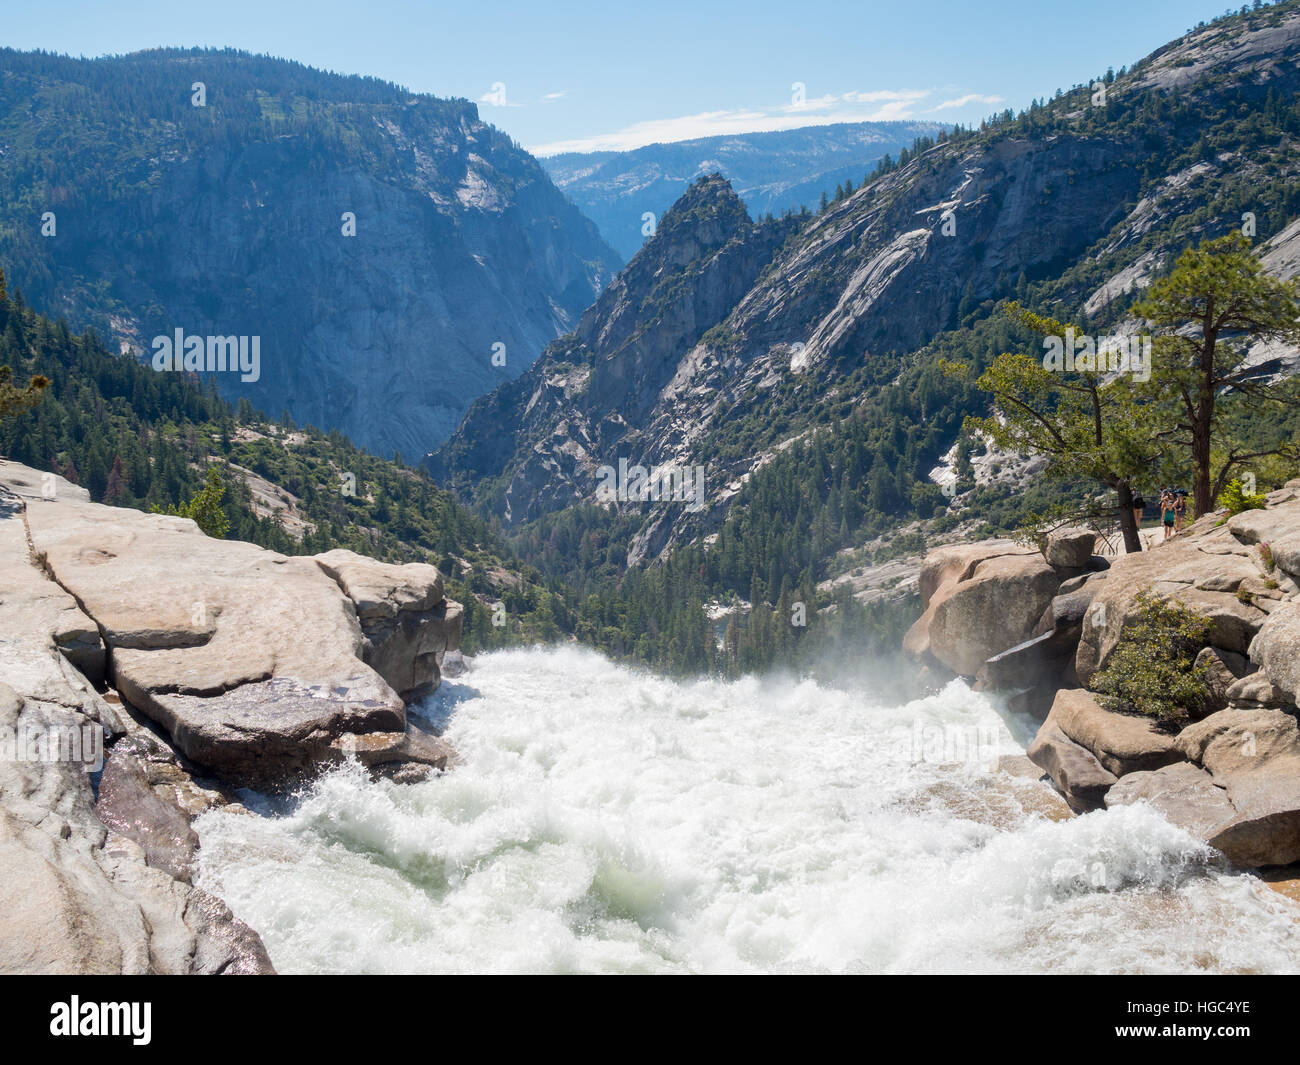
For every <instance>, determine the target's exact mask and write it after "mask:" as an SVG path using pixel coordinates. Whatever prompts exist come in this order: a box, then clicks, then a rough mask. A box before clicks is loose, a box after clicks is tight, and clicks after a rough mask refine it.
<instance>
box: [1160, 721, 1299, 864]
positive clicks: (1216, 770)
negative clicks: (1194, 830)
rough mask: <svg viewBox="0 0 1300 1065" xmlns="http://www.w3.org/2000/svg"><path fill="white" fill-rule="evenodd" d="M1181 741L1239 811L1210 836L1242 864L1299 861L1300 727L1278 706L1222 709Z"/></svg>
mask: <svg viewBox="0 0 1300 1065" xmlns="http://www.w3.org/2000/svg"><path fill="white" fill-rule="evenodd" d="M1177 742H1178V746H1179V748H1180V749H1181V750H1182V751H1183V752H1184V753H1185V754H1186V755H1187V757H1188V758H1189V759H1190V760H1192V761H1194V762H1197V763H1198V764H1200V765H1202V766H1204V768H1205V769H1207V770H1209V772H1210V773H1211V774H1212V776H1213V777H1214V782H1215V783H1216V784H1220V785H1223V786H1224V787H1225V788H1226V791H1227V796H1228V799H1229V801H1230V802H1231V803H1232V806H1233V809H1234V810H1235V811H1236V816H1235V817H1234V818H1233V819H1232V820H1231V821H1229V822H1227V823H1225V824H1223V825H1220V826H1219V827H1218V828H1217V829H1216V830H1215V832H1214V834H1213V836H1212V837H1210V840H1209V842H1210V843H1211V844H1212V845H1213V846H1215V847H1217V848H1218V849H1219V850H1221V851H1223V853H1224V854H1226V855H1227V856H1228V857H1229V858H1230V859H1231V860H1232V861H1234V862H1235V863H1237V864H1238V865H1243V866H1259V865H1286V864H1288V863H1290V862H1294V861H1297V860H1300V728H1298V727H1297V723H1296V719H1295V717H1294V716H1293V715H1291V714H1287V713H1283V712H1282V711H1279V710H1221V711H1220V712H1219V713H1217V714H1212V715H1211V716H1210V717H1207V718H1206V719H1205V720H1204V721H1199V722H1197V723H1196V724H1194V725H1189V726H1188V727H1187V728H1185V729H1183V731H1182V732H1180V733H1179V734H1178V740H1177Z"/></svg>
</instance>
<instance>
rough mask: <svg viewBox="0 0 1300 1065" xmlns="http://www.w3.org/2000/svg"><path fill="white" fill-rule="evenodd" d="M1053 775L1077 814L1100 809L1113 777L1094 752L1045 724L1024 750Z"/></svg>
mask: <svg viewBox="0 0 1300 1065" xmlns="http://www.w3.org/2000/svg"><path fill="white" fill-rule="evenodd" d="M1025 753H1026V755H1027V756H1028V757H1029V759H1030V761H1032V762H1033V763H1034V764H1035V765H1037V766H1040V767H1041V768H1042V769H1043V770H1045V771H1046V773H1047V775H1048V776H1050V777H1051V778H1052V783H1054V784H1055V785H1056V786H1057V788H1058V789H1059V790H1060V792H1061V794H1062V795H1064V796H1065V801H1066V802H1068V803H1069V804H1070V808H1071V809H1073V810H1075V811H1076V812H1079V813H1086V812H1087V811H1089V810H1096V809H1099V808H1100V807H1101V806H1102V805H1104V802H1105V797H1106V793H1107V792H1108V791H1109V790H1110V787H1111V786H1112V785H1113V784H1114V783H1115V781H1116V779H1117V778H1116V776H1115V774H1114V773H1111V772H1110V771H1109V770H1107V769H1106V768H1105V767H1103V766H1102V764H1101V763H1100V762H1099V761H1097V759H1096V757H1095V756H1094V755H1093V753H1092V752H1091V751H1089V750H1087V749H1085V748H1084V747H1082V746H1080V745H1079V744H1077V743H1075V742H1074V741H1073V740H1072V739H1070V737H1069V736H1067V735H1065V733H1063V732H1062V731H1061V730H1060V729H1059V728H1057V727H1056V726H1055V725H1053V724H1051V723H1046V724H1044V725H1043V727H1042V728H1040V729H1039V730H1038V735H1037V736H1035V737H1034V742H1033V743H1031V744H1030V745H1029V749H1028V750H1027V751H1026V752H1025Z"/></svg>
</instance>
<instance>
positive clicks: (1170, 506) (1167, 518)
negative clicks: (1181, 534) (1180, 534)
mask: <svg viewBox="0 0 1300 1065" xmlns="http://www.w3.org/2000/svg"><path fill="white" fill-rule="evenodd" d="M1160 521H1161V524H1163V525H1164V527H1165V535H1164V539H1165V540H1168V539H1169V537H1171V536H1173V535H1174V521H1175V518H1174V493H1173V492H1172V491H1171V490H1170V489H1168V488H1162V489H1161V490H1160Z"/></svg>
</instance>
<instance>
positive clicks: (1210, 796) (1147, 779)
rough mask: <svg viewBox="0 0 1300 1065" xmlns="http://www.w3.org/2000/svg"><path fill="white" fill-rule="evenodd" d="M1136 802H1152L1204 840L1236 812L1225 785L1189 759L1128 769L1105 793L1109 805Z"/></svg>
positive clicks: (1162, 811)
mask: <svg viewBox="0 0 1300 1065" xmlns="http://www.w3.org/2000/svg"><path fill="white" fill-rule="evenodd" d="M1137 802H1147V803H1150V804H1151V805H1152V806H1154V807H1155V808H1156V809H1157V810H1159V811H1160V813H1161V814H1163V815H1164V817H1165V819H1166V820H1168V821H1169V822H1171V823H1172V824H1175V825H1177V826H1178V827H1179V828H1183V829H1186V830H1187V831H1188V832H1190V833H1191V834H1192V835H1193V836H1196V837H1197V838H1198V839H1204V840H1209V839H1210V838H1212V837H1213V836H1214V835H1215V834H1216V832H1217V830H1218V829H1219V827H1220V826H1222V825H1226V824H1228V823H1229V822H1231V821H1232V820H1233V819H1234V818H1235V817H1236V816H1237V811H1236V810H1235V809H1234V808H1233V805H1232V803H1231V802H1229V801H1228V796H1227V793H1226V792H1225V791H1224V789H1223V788H1222V787H1221V786H1219V785H1216V784H1215V783H1214V778H1213V777H1212V776H1211V775H1210V774H1209V773H1207V772H1206V771H1205V770H1204V769H1202V768H1200V766H1195V765H1192V764H1191V763H1189V762H1178V763H1175V764H1173V765H1167V766H1164V767H1162V768H1160V769H1155V770H1144V771H1142V772H1138V773H1129V774H1128V775H1127V776H1125V777H1124V778H1123V779H1121V780H1119V781H1118V782H1117V783H1116V784H1115V786H1114V787H1112V788H1111V789H1110V791H1108V792H1107V793H1106V805H1107V806H1108V807H1112V806H1129V805H1132V804H1133V803H1137Z"/></svg>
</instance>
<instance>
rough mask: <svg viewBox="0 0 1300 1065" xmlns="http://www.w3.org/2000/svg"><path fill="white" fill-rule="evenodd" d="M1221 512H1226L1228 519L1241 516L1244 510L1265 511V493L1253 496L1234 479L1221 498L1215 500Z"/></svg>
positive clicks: (1221, 494)
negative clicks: (1236, 515) (1235, 515)
mask: <svg viewBox="0 0 1300 1065" xmlns="http://www.w3.org/2000/svg"><path fill="white" fill-rule="evenodd" d="M1215 503H1216V504H1217V505H1218V507H1219V509H1220V510H1226V511H1227V512H1228V517H1232V515H1234V514H1240V513H1241V512H1242V511H1243V510H1263V509H1264V503H1265V497H1264V495H1263V493H1262V492H1261V493H1255V494H1251V493H1250V492H1247V491H1246V489H1245V488H1243V487H1242V484H1241V480H1240V479H1239V478H1237V477H1234V478H1233V479H1232V480H1231V481H1229V482H1228V483H1227V485H1226V486H1225V487H1224V489H1223V491H1222V492H1220V493H1219V498H1218V499H1217V500H1215Z"/></svg>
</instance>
